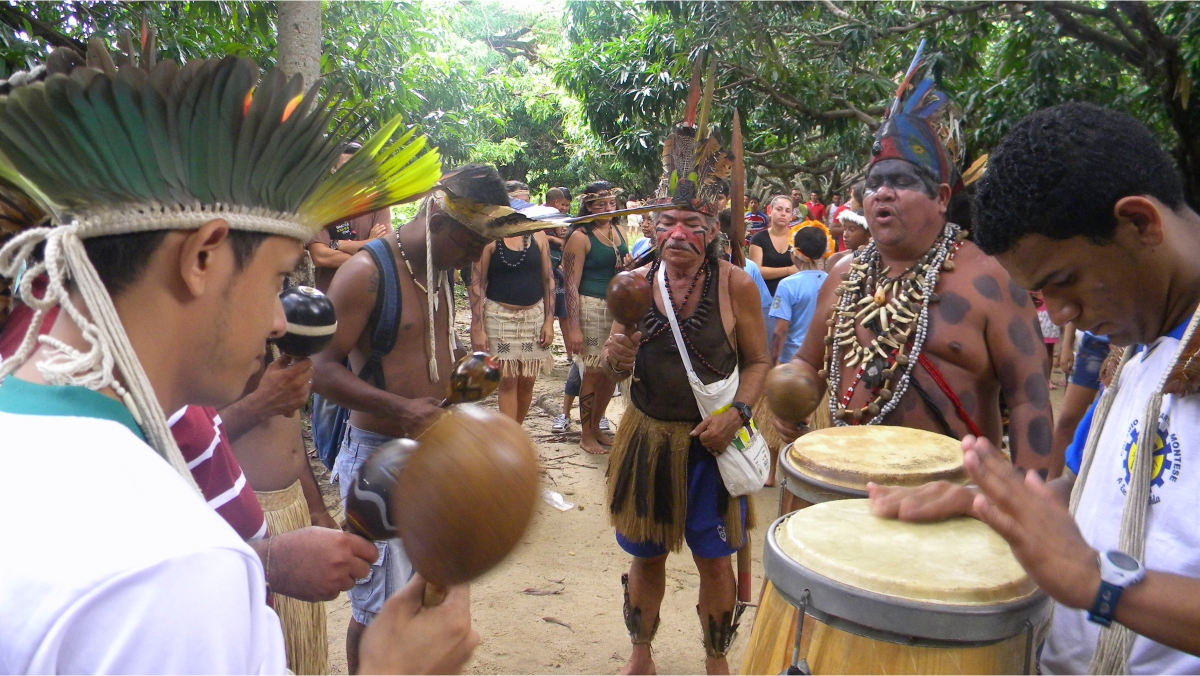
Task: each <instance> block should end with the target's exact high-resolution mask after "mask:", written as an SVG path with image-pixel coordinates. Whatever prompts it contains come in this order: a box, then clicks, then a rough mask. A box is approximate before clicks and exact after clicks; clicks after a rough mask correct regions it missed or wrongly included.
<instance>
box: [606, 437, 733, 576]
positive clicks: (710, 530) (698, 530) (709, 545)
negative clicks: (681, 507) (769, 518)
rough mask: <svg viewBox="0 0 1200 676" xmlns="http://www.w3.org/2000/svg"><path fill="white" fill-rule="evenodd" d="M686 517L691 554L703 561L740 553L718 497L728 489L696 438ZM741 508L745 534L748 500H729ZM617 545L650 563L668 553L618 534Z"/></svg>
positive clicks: (690, 455) (691, 450)
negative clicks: (727, 533) (727, 525)
mask: <svg viewBox="0 0 1200 676" xmlns="http://www.w3.org/2000/svg"><path fill="white" fill-rule="evenodd" d="M687 472H688V491H687V517H686V520H685V523H684V530H683V539H684V541H686V542H687V545H688V548H689V549H691V550H692V554H694V555H695V556H697V557H699V558H702V559H719V558H722V557H725V556H730V555H732V554H733V553H734V552H736V551H737V550H738V549H741V547H742V544H744V541H743V542H729V538H728V537H727V536H726V532H725V517H724V515H723V514H722V513H721V510H720V506H719V504H718V503H719V497H718V496H719V494H720V492H721V491H723V490H724V489H725V485H724V484H723V483H722V482H721V470H720V468H719V467H717V459H716V457H714V456H713V454H712V453H709V452H708V449H707V448H705V447H704V445H703V444H701V443H700V440H699V439H697V438H693V439H692V443H691V446H689V447H688V463H687ZM729 499H730V500H737V501H738V503H739V505H740V506H741V512H742V514H741V519H742V531H743V532H745V530H746V529H745V526H746V497H745V496H743V497H740V498H729ZM617 544H618V545H620V547H621V549H624V550H625V553H627V554H632V555H633V556H636V557H638V558H641V559H651V558H654V557H656V556H662V555H663V554H666V553H667V548H666V547H665V546H663V545H662V544H660V543H658V542H631V541H629V539H627V538H626V537H625V536H624V535H621V532H620V531H617Z"/></svg>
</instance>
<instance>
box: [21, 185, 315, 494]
mask: <svg viewBox="0 0 1200 676" xmlns="http://www.w3.org/2000/svg"><path fill="white" fill-rule="evenodd" d="M218 218H220V219H224V220H225V221H226V222H228V223H229V227H230V228H231V229H234V230H241V231H251V232H261V233H265V234H269V235H280V236H285V237H291V238H294V239H299V240H301V241H307V240H308V239H309V237H310V236H311V235H312V232H313V228H310V227H308V226H307V225H305V224H304V223H302V222H300V221H299V220H298V217H296V216H291V215H288V214H282V213H277V212H272V211H268V210H265V209H249V208H244V207H237V206H227V205H221V204H218V205H215V206H199V205H197V206H179V205H173V206H150V207H140V208H130V209H121V210H101V211H93V212H88V213H86V214H81V215H80V216H79V220H78V221H77V222H76V223H73V224H71V225H65V226H60V227H56V228H34V229H32V230H28V231H26V232H23V233H20V234H19V235H17V236H15V237H13V238H12V239H11V240H9V242H8V243H7V244H5V246H4V247H3V248H2V249H0V275H3V276H5V277H8V278H10V279H11V278H15V277H16V276H17V273H18V271H19V270H20V267H21V264H22V263H27V262H29V261H32V260H33V257H34V252H35V250H36V248H37V247H38V246H39V245H42V244H44V245H45V251H44V253H43V260H42V261H40V262H36V263H31V264H30V265H29V267H28V269H27V270H26V272H25V275H24V277H22V279H21V283H20V284H19V285H18V287H17V293H18V295H19V297H20V299H21V301H22V302H23V303H25V304H26V305H28V306H29V307H30V308H31V309H33V310H34V317H33V321H32V322H31V324H30V326H29V329H28V330H27V331H26V333H25V336H24V337H23V338H22V339H21V344H20V346H19V347H18V348H17V351H16V353H15V354H14V355H12V357H10V358H9V359H6V360H3V361H0V382H3V380H4V379H5V378H7V377H8V376H9V375H11V374H12V373H13V372H15V371H16V370H17V369H18V368H20V366H21V365H22V364H24V363H25V362H27V361H28V360H29V358H30V357H31V356H32V355H33V353H34V351H35V350H36V349H37V346H38V344H41V345H44V346H46V347H48V348H49V349H48V350H47V351H46V359H45V360H44V361H43V362H41V363H39V364H38V370H39V372H41V374H42V376H43V377H44V378H45V379H46V382H47V383H50V384H52V385H73V386H80V387H86V388H88V389H90V390H102V389H104V388H106V387H110V388H112V389H113V391H115V392H116V393H117V396H119V397H121V399H122V401H123V402H124V403H125V406H126V407H127V408H128V409H129V412H130V414H131V415H132V416H133V417H134V420H135V421H136V422H137V424H138V425H139V426H141V428H142V431H143V432H144V433H145V435H146V441H147V442H148V443H149V445H150V446H151V447H152V448H153V449H154V450H155V451H157V452H158V453H159V455H161V456H162V457H163V459H165V460H166V461H167V462H168V463H169V464H170V465H171V466H172V467H173V468H175V470H176V471H177V472H179V474H180V475H181V476H182V477H183V478H184V481H186V482H187V483H188V484H189V485H190V486H191V487H192V488H194V489H195V490H196V491H197V492H198V493H199V492H200V489H199V487H198V486H197V485H196V482H195V480H194V479H193V478H192V474H191V472H190V471H189V470H188V469H187V463H186V462H184V460H183V456H182V454H181V453H180V451H179V446H178V444H176V442H175V437H174V436H173V435H172V434H171V429H170V426H168V425H167V421H166V416H165V415H164V414H163V411H162V407H161V406H160V405H159V403H158V398H157V397H156V396H155V394H154V390H153V388H152V387H151V385H150V381H149V379H148V378H147V377H146V373H145V371H144V370H143V369H142V366H141V363H140V362H139V361H138V358H137V354H136V353H135V352H134V350H133V346H132V345H130V343H129V337H128V336H127V335H126V333H125V329H124V326H123V325H122V324H121V320H120V317H119V316H118V315H117V312H116V308H115V307H114V306H113V304H112V299H111V297H110V296H109V295H108V291H107V290H106V289H105V288H104V284H103V282H102V281H101V280H100V277H99V275H98V274H97V273H96V269H95V268H94V267H93V266H92V263H91V261H90V260H89V259H88V257H87V250H86V249H85V248H84V246H83V240H84V239H87V238H89V237H101V236H108V235H122V234H130V233H136V232H151V231H156V230H191V229H195V228H198V227H200V226H202V225H203V224H205V223H207V222H209V221H212V220H214V219H218ZM42 273H46V275H47V277H48V278H49V283H48V284H47V287H46V292H45V294H44V296H43V297H42V298H41V299H39V298H37V297H36V296H34V294H33V283H34V281H35V280H36V279H37V278H38V277H39V276H41V275H42ZM71 279H74V281H75V286H76V288H77V289H78V291H79V294H80V296H81V298H82V299H83V304H84V307H85V308H87V310H88V312H89V313H90V314H91V317H90V318H89V317H88V316H85V315H84V314H83V313H82V312H80V310H79V308H77V307H76V306H75V304H74V303H72V302H71V299H70V296H69V294H68V292H67V288H68V281H69V280H71ZM55 306H58V307H61V308H62V310H63V312H65V313H66V314H67V316H68V317H70V318H71V321H73V322H74V323H75V325H76V326H77V327H79V330H80V333H81V334H82V336H83V340H84V342H86V343H87V345H88V349H87V350H86V351H80V350H78V349H76V348H74V347H72V346H70V345H67V344H66V343H64V342H62V341H60V340H58V339H56V338H52V337H50V336H39V333H40V329H41V326H42V323H43V321H44V320H45V317H46V314H47V313H48V312H49V311H50V310H51V309H52V308H54V307H55ZM114 367H115V368H116V370H119V373H120V374H121V376H122V379H123V380H124V381H125V383H124V384H122V382H121V381H120V380H118V379H117V377H116V375H115V374H116V372H117V371H116V370H114Z"/></svg>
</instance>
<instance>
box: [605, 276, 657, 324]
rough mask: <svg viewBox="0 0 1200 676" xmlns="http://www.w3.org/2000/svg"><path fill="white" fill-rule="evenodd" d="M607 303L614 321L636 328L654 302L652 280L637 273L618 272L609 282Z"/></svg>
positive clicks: (606, 296)
mask: <svg viewBox="0 0 1200 676" xmlns="http://www.w3.org/2000/svg"><path fill="white" fill-rule="evenodd" d="M605 302H606V303H608V311H609V312H610V313H612V316H613V318H614V319H616V320H617V321H618V322H620V323H621V324H622V325H624V326H636V325H637V323H638V322H639V321H641V319H642V317H645V316H646V313H647V312H649V311H650V304H651V303H653V302H654V293H653V291H652V290H651V289H650V280H648V279H646V277H645V276H644V275H639V274H638V273H636V272H629V271H626V272H618V273H617V274H616V275H613V278H612V279H611V280H610V281H609V282H608V293H607V294H606V295H605Z"/></svg>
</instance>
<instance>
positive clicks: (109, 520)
mask: <svg viewBox="0 0 1200 676" xmlns="http://www.w3.org/2000/svg"><path fill="white" fill-rule="evenodd" d="M121 44H122V47H123V52H124V54H122V55H121V56H120V57H119V58H118V59H117V60H116V61H115V62H114V60H113V59H112V58H111V57H110V56H109V54H108V52H107V49H106V47H105V45H104V42H103V41H102V40H100V39H99V38H98V37H95V36H93V37H92V38H91V40H89V50H88V55H87V58H86V65H84V64H83V63H81V61H82V58H81V57H79V55H77V54H75V53H74V52H71V51H70V50H58V51H55V52H54V53H52V54H51V55H50V57H49V58H48V63H47V66H48V68H47V69H43V70H41V71H39V72H36V73H20V74H18V75H16V76H14V77H12V78H10V79H9V80H8V81H7V82H4V83H2V85H0V180H2V181H3V182H5V183H6V184H8V185H9V186H11V187H13V188H15V189H16V190H18V191H20V192H21V193H23V194H24V195H26V196H28V197H29V198H31V199H32V200H33V201H34V202H35V203H36V204H37V206H38V208H39V209H40V210H41V211H44V212H45V213H46V214H47V215H48V220H47V222H46V225H47V227H25V228H24V229H22V230H20V231H19V232H17V233H16V234H15V235H14V236H13V237H12V238H11V239H10V240H9V241H8V242H7V243H6V244H5V245H4V247H3V249H0V275H2V276H4V277H7V278H10V279H11V278H13V277H14V276H15V275H16V274H17V272H18V270H20V269H22V268H24V267H27V268H28V269H27V271H26V273H25V274H24V276H23V277H22V279H21V281H20V284H19V286H18V287H17V289H16V293H17V294H19V295H20V297H21V300H22V302H23V303H24V304H26V305H27V306H28V307H29V308H31V309H33V311H34V316H33V319H32V321H31V322H30V327H29V330H28V332H27V333H26V335H25V338H24V339H23V340H22V341H21V343H20V345H19V346H18V347H17V349H16V351H15V354H13V355H12V356H11V357H10V358H9V359H7V360H5V361H4V362H3V364H2V365H0V379H2V381H3V382H2V383H0V429H3V430H4V434H3V438H2V439H0V463H3V465H4V467H5V468H6V469H7V470H8V471H9V472H12V473H14V476H20V477H23V480H22V481H19V482H15V483H12V484H10V485H9V486H8V487H6V489H5V497H6V498H8V499H10V500H12V501H14V503H15V504H21V505H30V506H36V509H37V517H36V518H19V519H7V520H5V521H4V522H3V524H2V525H0V539H2V540H3V541H4V543H5V551H6V555H5V556H4V557H0V670H3V671H6V672H15V673H30V672H34V673H51V672H73V673H94V672H102V671H107V672H129V673H133V672H163V673H166V672H205V673H268V672H270V673H281V672H283V670H284V668H285V654H284V640H283V635H282V633H281V631H280V626H279V620H278V619H277V618H276V616H275V614H274V612H273V611H272V610H271V609H270V608H269V607H268V606H267V604H266V596H265V595H266V591H267V587H266V579H267V578H268V576H267V575H266V569H269V568H270V567H271V563H272V562H271V551H270V549H268V550H267V553H266V555H265V557H264V558H263V559H260V557H259V556H258V554H256V553H255V551H254V550H252V549H251V548H250V547H249V546H247V545H246V543H244V542H243V541H242V539H241V537H239V536H238V535H237V533H236V532H235V531H234V530H233V529H232V528H231V527H230V526H229V524H227V523H226V522H225V521H224V520H223V519H222V518H221V517H220V516H219V515H218V514H217V513H216V512H215V511H214V510H213V509H212V508H210V507H209V506H208V505H207V504H206V503H205V501H204V500H203V499H202V498H201V496H200V494H199V490H198V488H197V486H196V484H195V482H194V480H193V478H192V475H191V473H190V471H189V466H188V465H187V463H186V462H185V461H184V460H183V457H182V455H181V453H180V450H179V448H178V445H177V444H176V442H175V439H174V438H173V436H172V433H171V430H170V427H169V425H168V422H167V418H166V415H165V414H164V411H177V410H179V409H180V408H182V407H184V406H185V405H188V404H198V405H207V406H222V405H225V404H228V403H230V402H232V401H233V400H234V399H236V398H237V397H238V396H239V395H240V394H241V391H242V389H243V388H244V386H245V384H246V381H247V379H248V378H249V377H250V375H251V374H252V373H254V372H255V371H256V370H257V368H258V365H259V363H260V361H261V359H262V356H263V350H264V345H265V344H266V340H267V339H268V337H277V336H280V335H282V334H283V332H284V330H285V326H286V321H285V319H284V317H283V312H282V308H281V306H280V303H279V299H278V296H277V294H278V291H279V287H280V284H281V282H282V280H283V277H284V276H285V275H286V274H287V273H288V272H290V271H291V269H292V268H293V267H294V265H295V264H296V262H297V261H298V260H299V258H300V256H301V254H302V251H303V249H302V247H303V243H304V242H307V241H308V240H309V239H310V238H311V237H312V234H313V232H314V231H315V230H316V229H318V228H321V227H323V226H325V225H326V224H328V223H332V222H336V221H338V220H341V219H344V218H348V217H352V216H354V215H357V214H359V213H362V212H364V211H367V210H371V209H378V208H382V207H385V206H388V205H390V204H395V203H398V202H401V201H403V200H405V199H407V198H410V197H412V196H413V195H416V194H419V193H421V192H423V191H425V190H427V189H428V188H429V187H431V186H432V185H433V184H434V183H435V182H436V181H437V179H438V176H439V175H440V168H439V158H438V156H437V153H436V152H422V149H423V144H424V137H416V138H414V133H413V132H411V131H410V132H409V133H408V134H406V135H404V136H403V137H400V138H398V139H396V138H393V136H395V133H396V131H397V130H398V129H399V120H393V121H392V122H390V123H388V124H386V125H384V127H383V128H382V130H381V131H380V132H379V133H378V134H377V135H376V136H374V137H373V138H372V139H370V140H369V141H368V142H366V143H365V144H364V151H363V152H362V153H361V154H360V156H356V160H355V161H354V162H353V163H351V164H349V165H347V166H346V167H343V169H342V170H341V171H339V172H337V173H336V174H333V175H331V174H330V168H331V167H332V164H333V162H334V161H335V159H336V157H337V154H338V150H339V148H340V147H341V145H342V144H343V143H344V142H345V141H346V140H348V138H347V136H348V133H347V130H345V129H342V128H338V129H333V130H331V129H330V121H331V119H332V118H333V116H334V113H335V110H334V106H333V105H332V104H331V103H330V102H328V101H327V102H318V101H317V88H316V87H313V88H312V89H310V90H309V91H308V92H307V93H305V91H304V88H303V83H302V81H301V79H300V78H299V76H296V77H293V78H291V79H288V78H286V77H285V76H284V75H283V74H282V73H281V72H279V71H277V70H273V71H270V72H268V73H266V74H261V73H260V71H259V69H258V67H257V65H255V64H254V62H253V61H250V60H248V59H238V58H235V57H228V58H225V59H206V60H205V59H197V60H194V61H191V62H189V63H188V64H187V65H186V66H184V67H182V68H179V67H178V66H176V65H175V64H174V63H172V62H170V61H164V62H160V63H157V64H156V63H155V59H154V36H153V33H150V34H149V35H144V36H143V41H142V44H141V45H140V49H137V50H136V51H135V47H134V42H133V39H132V35H130V34H128V33H126V34H125V35H123V36H122V39H121ZM35 70H37V69H35ZM43 78H44V81H42V80H43ZM26 225H27V226H29V225H40V224H39V223H31V224H26ZM39 279H41V280H44V281H45V283H46V287H45V292H44V294H42V295H40V296H39V295H36V294H34V293H33V292H32V287H33V284H34V283H35V282H38V280H39ZM55 308H61V310H62V311H61V313H60V314H59V316H58V319H57V321H56V322H55V323H54V326H53V328H52V329H51V330H50V331H49V333H48V335H45V336H41V337H39V333H40V330H41V324H42V323H43V320H44V319H45V318H46V316H47V314H48V313H49V312H51V311H52V310H54V309H55ZM128 487H132V488H128ZM64 544H66V545H68V546H67V547H66V548H65V549H64ZM360 563H361V566H362V568H363V569H364V570H350V571H347V576H346V577H347V581H352V580H351V578H352V577H355V576H357V575H358V574H365V572H366V570H365V569H366V568H367V564H366V562H360ZM422 591H423V589H422V584H421V582H420V581H415V582H414V584H413V585H412V586H411V587H410V588H409V589H407V590H406V592H405V594H404V595H403V598H398V599H397V601H396V602H395V603H392V604H390V605H389V606H388V608H387V613H386V614H387V620H386V621H385V622H381V623H380V626H379V627H378V628H377V629H376V630H375V631H373V632H372V633H371V634H370V635H369V637H368V638H367V639H365V640H364V646H369V648H364V651H363V666H364V669H370V670H373V671H380V672H389V673H392V672H404V671H410V672H411V671H416V670H422V671H424V670H429V671H452V670H456V669H458V668H460V667H461V665H462V664H463V663H464V662H465V660H466V659H467V658H468V657H469V655H470V652H471V649H472V647H473V646H474V644H475V643H476V642H477V641H478V637H477V636H476V635H475V634H474V632H472V631H471V630H470V629H469V621H468V618H469V607H468V601H467V591H466V589H465V588H458V589H455V590H453V591H452V592H451V595H450V596H448V597H447V602H446V604H445V605H443V606H441V607H440V608H439V612H436V613H429V612H427V611H424V610H422V609H421V596H422ZM427 632H432V634H429V633H427ZM431 635H432V636H434V637H435V638H434V640H433V641H432V642H430V641H429V640H428V639H429V636H431ZM417 636H421V637H423V638H422V639H421V645H416V642H417V640H418V639H417V638H416V637H417Z"/></svg>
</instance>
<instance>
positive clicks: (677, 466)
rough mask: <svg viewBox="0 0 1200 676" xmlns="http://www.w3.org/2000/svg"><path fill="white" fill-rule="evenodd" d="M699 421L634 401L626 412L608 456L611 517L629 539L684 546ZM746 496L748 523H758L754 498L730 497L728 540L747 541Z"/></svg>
mask: <svg viewBox="0 0 1200 676" xmlns="http://www.w3.org/2000/svg"><path fill="white" fill-rule="evenodd" d="M694 427H695V425H694V424H692V423H680V422H667V421H662V420H655V419H654V418H651V417H649V416H647V415H646V414H644V413H642V412H641V411H639V410H638V409H637V407H635V406H630V407H629V408H628V409H626V410H625V413H624V414H623V415H622V416H621V424H620V426H619V427H618V428H617V436H616V439H615V440H614V441H613V448H612V455H611V457H610V458H609V462H608V487H607V488H608V506H609V521H610V522H611V523H612V525H613V527H615V528H616V529H617V530H618V531H619V532H620V533H621V535H623V536H625V537H626V538H627V539H629V540H630V541H633V542H658V543H661V544H662V545H663V546H664V547H666V548H667V549H668V550H669V551H672V552H677V551H679V550H680V548H682V547H683V533H684V526H685V523H686V520H687V490H688V466H687V463H688V448H689V446H691V443H692V437H691V431H692V428H694ZM719 490H722V491H724V490H725V489H724V486H721V487H720V488H719ZM743 502H744V503H745V505H746V519H745V521H746V529H752V528H754V507H753V506H754V501H753V500H751V499H749V498H747V499H746V500H740V499H735V498H729V499H728V500H727V503H728V505H727V507H726V509H725V515H724V519H725V531H726V533H727V534H728V538H729V542H741V541H742V538H743V530H742V519H741V518H740V516H741V509H740V507H741V504H742V503H743Z"/></svg>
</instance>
